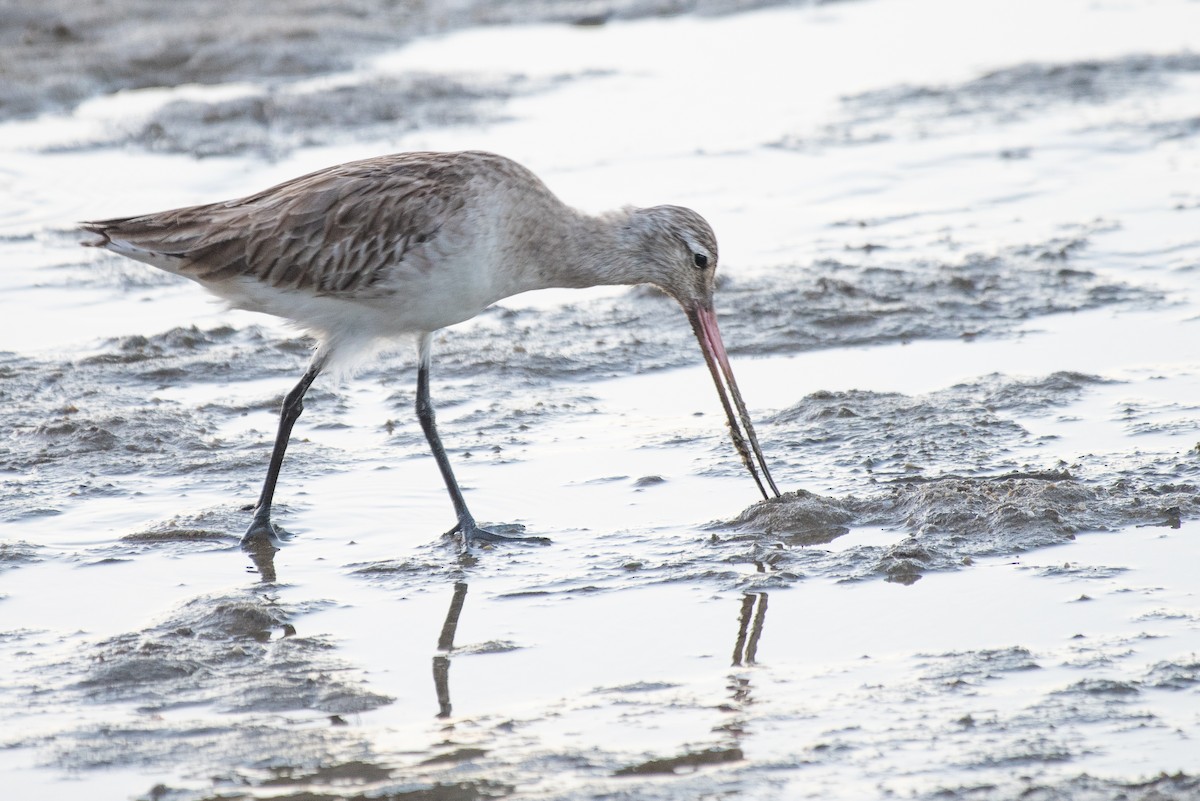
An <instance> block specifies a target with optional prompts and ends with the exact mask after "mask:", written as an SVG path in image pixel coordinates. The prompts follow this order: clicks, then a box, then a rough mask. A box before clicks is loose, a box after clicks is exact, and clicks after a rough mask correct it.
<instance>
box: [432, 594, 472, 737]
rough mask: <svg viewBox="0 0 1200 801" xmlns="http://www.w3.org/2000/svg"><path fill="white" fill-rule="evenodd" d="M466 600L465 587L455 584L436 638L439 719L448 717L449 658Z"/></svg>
mask: <svg viewBox="0 0 1200 801" xmlns="http://www.w3.org/2000/svg"><path fill="white" fill-rule="evenodd" d="M466 600H467V585H466V584H464V583H463V582H461V581H459V582H456V583H455V585H454V597H453V598H451V599H450V609H449V610H448V611H447V612H446V622H445V623H443V624H442V634H441V636H440V637H438V644H437V649H438V650H439V651H442V652H443V653H440V654H438V655H437V656H435V657H434V658H433V686H434V689H435V690H436V691H437V700H438V713H437V716H438V717H439V718H448V717H450V657H449V653H450V652H451V651H453V650H454V634H455V632H457V631H458V617H459V615H461V614H462V608H463V603H464V602H465V601H466Z"/></svg>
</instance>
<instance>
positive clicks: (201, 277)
mask: <svg viewBox="0 0 1200 801" xmlns="http://www.w3.org/2000/svg"><path fill="white" fill-rule="evenodd" d="M455 155H459V156H461V155H462V154H421V153H409V154H400V155H396V156H386V157H381V158H375V159H367V160H364V161H358V162H351V163H348V164H342V165H338V166H336V167H331V168H328V169H325V170H320V171H318V172H314V173H311V174H309V175H305V176H301V177H300V178H296V179H293V180H290V181H287V182H285V183H282V184H279V185H277V186H274V187H271V188H270V189H267V190H264V191H262V192H258V193H256V194H253V195H249V196H247V197H244V198H240V199H237V200H231V201H226V202H223V203H211V204H206V205H202V206H190V207H187V208H182V209H174V210H171V211H164V212H159V213H157V214H147V215H142V216H138V217H127V218H121V219H113V220H101V221H97V222H90V223H85V224H84V225H83V227H84V228H85V229H86V230H89V231H91V232H93V233H96V234H99V235H100V236H102V237H104V239H102V240H101V241H98V242H96V243H94V244H96V245H99V246H104V247H109V248H110V249H113V250H116V251H118V252H120V253H123V254H125V255H130V256H133V257H135V258H138V257H139V254H140V256H141V257H142V258H144V260H147V261H151V263H154V264H157V265H158V266H163V267H165V268H166V269H170V270H172V271H173V272H178V273H180V274H182V275H185V276H187V277H189V278H193V279H195V280H197V281H199V282H201V283H220V282H224V281H227V280H230V279H235V278H242V277H251V278H255V279H257V280H259V281H262V282H263V283H265V284H269V285H271V286H274V287H278V288H289V289H303V290H307V291H310V292H316V293H319V294H345V295H357V294H361V293H364V292H370V291H382V286H383V285H385V284H386V281H384V279H385V278H386V276H387V274H388V272H389V271H391V270H393V269H396V268H397V267H398V266H399V265H401V264H402V263H403V262H405V261H406V259H409V258H410V257H411V256H412V255H413V251H414V250H416V249H420V248H425V247H429V246H430V243H432V242H434V240H436V239H437V238H438V235H439V233H441V232H442V230H443V228H445V226H446V223H447V221H448V220H449V219H451V218H452V217H453V216H454V214H455V213H456V212H458V211H459V210H460V209H461V208H462V207H463V206H464V205H465V204H466V202H467V193H466V192H464V191H463V189H464V187H465V185H466V184H467V183H469V182H470V181H471V180H472V178H473V176H477V175H478V174H479V171H478V166H479V165H478V164H465V163H462V159H461V158H457V159H456V158H452V157H453V156H455ZM440 244H442V245H444V244H445V243H440ZM151 257H159V260H157V261H155V260H153V258H151ZM411 261H412V262H413V263H414V264H418V263H419V264H421V265H424V268H425V269H428V267H429V264H430V261H429V260H428V259H411ZM167 265H170V266H167Z"/></svg>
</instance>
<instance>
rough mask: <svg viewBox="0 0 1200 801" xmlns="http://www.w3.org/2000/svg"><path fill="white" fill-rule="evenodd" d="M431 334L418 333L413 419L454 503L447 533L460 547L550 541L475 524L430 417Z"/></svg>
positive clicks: (433, 420)
mask: <svg viewBox="0 0 1200 801" xmlns="http://www.w3.org/2000/svg"><path fill="white" fill-rule="evenodd" d="M432 346H433V336H432V335H431V334H422V335H421V338H420V340H419V342H418V345H417V347H418V352H419V361H418V364H417V419H418V420H420V421H421V429H422V430H423V431H424V432H425V439H427V440H428V441H429V449H430V450H431V451H433V458H434V460H435V461H436V462H437V466H438V470H440V471H441V472H442V480H443V481H445V482H446V490H447V492H449V493H450V501H451V502H452V503H453V504H454V514H455V515H457V516H458V523H457V525H455V526H454V528H452V529H450V531H448V532H446V533H447V534H456V533H461V534H462V538H463V546H464V547H469V546H470V545H471V543H472V542H475V541H479V542H530V543H539V544H545V543H549V542H550V540H548V539H546V538H545V537H506V536H504V535H502V534H496V533H495V532H492V531H488V530H487V529H485V528H480V527H479V526H478V525H476V523H475V517H474V516H473V515H472V514H471V511H470V510H469V509H467V502H466V500H464V499H463V494H462V490H461V489H460V488H459V486H458V480H457V479H455V478H454V470H453V469H452V468H451V467H450V458H449V457H448V456H447V455H446V449H445V447H443V445H442V439H441V437H439V436H438V432H437V421H436V420H435V419H434V413H433V401H432V400H431V399H430V397H429V364H430V361H431V360H432V359H431V354H432Z"/></svg>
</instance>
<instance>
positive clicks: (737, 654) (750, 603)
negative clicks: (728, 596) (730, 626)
mask: <svg viewBox="0 0 1200 801" xmlns="http://www.w3.org/2000/svg"><path fill="white" fill-rule="evenodd" d="M766 618H767V594H766V593H765V592H751V593H747V594H746V595H743V596H742V612H741V614H740V615H739V616H738V636H737V642H736V643H734V646H733V666H734V667H739V666H741V665H753V664H754V663H755V657H756V655H757V654H758V640H759V638H760V637H762V631H763V622H764V621H765V620H766Z"/></svg>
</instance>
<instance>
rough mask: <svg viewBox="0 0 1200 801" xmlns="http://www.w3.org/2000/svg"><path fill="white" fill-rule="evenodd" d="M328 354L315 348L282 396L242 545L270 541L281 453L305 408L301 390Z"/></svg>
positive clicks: (314, 374) (303, 389)
mask: <svg viewBox="0 0 1200 801" xmlns="http://www.w3.org/2000/svg"><path fill="white" fill-rule="evenodd" d="M327 357H328V354H327V353H325V352H324V351H317V354H316V355H315V356H313V359H312V361H311V362H309V364H308V369H307V370H305V371H304V375H303V376H302V377H301V378H300V382H299V383H298V384H296V386H294V387H293V388H292V391H291V392H289V393H288V394H287V395H286V396H285V397H284V399H283V406H282V407H281V408H280V410H279V431H278V433H276V434H275V447H274V449H273V450H272V451H271V463H270V465H269V466H268V467H267V478H266V480H265V481H264V482H263V488H262V493H261V494H260V495H259V496H258V503H257V504H256V505H255V507H254V520H253V521H251V523H250V528H249V529H248V530H247V531H246V534H245V535H244V536H243V537H242V547H247V546H249V545H251V544H255V543H261V542H263V541H267V542H269V541H270V540H272V539H273V538H274V537H275V534H276V532H275V527H274V526H273V525H271V501H272V499H274V497H275V482H276V481H278V480H279V468H280V467H282V466H283V454H284V452H285V451H286V450H287V446H288V440H290V439H291V436H292V426H294V425H295V424H296V419H297V418H298V417H299V416H300V413H301V412H303V411H304V393H306V392H308V388H309V387H310V386H312V382H313V381H314V380H315V379H316V377H317V375H318V374H319V373H320V372H321V368H322V367H324V366H325V360H326V358H327Z"/></svg>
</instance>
